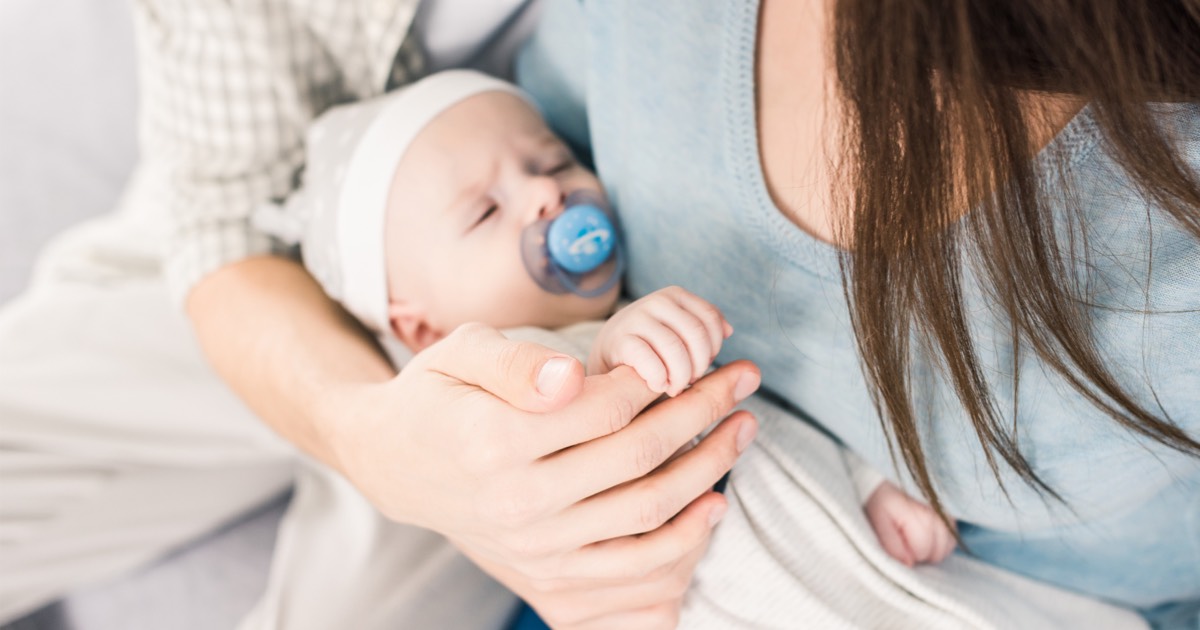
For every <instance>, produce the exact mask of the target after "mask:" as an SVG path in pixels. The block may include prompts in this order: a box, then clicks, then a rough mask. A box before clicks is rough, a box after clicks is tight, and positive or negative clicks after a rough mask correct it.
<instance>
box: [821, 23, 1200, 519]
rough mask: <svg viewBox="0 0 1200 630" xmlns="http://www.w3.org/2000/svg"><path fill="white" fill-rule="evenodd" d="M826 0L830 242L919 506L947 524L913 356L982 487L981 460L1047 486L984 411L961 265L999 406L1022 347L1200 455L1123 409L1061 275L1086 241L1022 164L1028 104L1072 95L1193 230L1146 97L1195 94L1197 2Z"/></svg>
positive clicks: (1148, 416)
mask: <svg viewBox="0 0 1200 630" xmlns="http://www.w3.org/2000/svg"><path fill="white" fill-rule="evenodd" d="M835 6H836V9H835V14H834V39H833V51H834V58H835V63H836V71H837V77H838V82H839V90H840V93H839V96H840V103H841V105H840V107H841V108H842V112H843V113H842V116H843V118H844V124H845V129H846V132H845V136H844V151H843V154H844V156H845V158H844V160H843V161H842V162H841V163H840V165H839V167H840V173H841V174H840V176H839V177H840V179H839V182H838V185H837V187H836V190H835V193H836V196H837V197H838V199H839V201H838V203H839V204H841V206H842V208H843V209H844V210H846V212H844V213H843V214H842V216H846V217H852V219H848V220H847V221H846V222H845V225H844V226H843V227H842V229H843V232H842V233H841V237H842V238H844V242H845V243H847V244H848V246H849V247H848V251H847V252H846V253H845V254H844V255H843V257H842V273H843V281H844V285H845V289H846V294H847V299H848V301H849V303H850V307H851V320H852V323H853V326H854V330H855V334H856V336H857V342H858V348H859V352H860V355H861V358H862V362H863V369H864V373H865V374H866V377H867V379H868V382H870V383H871V385H872V386H873V389H874V394H875V404H876V407H877V408H878V410H879V412H880V418H881V421H882V422H883V423H884V428H885V430H890V436H891V442H890V444H891V445H892V448H893V456H894V455H895V449H896V448H898V449H899V451H900V454H901V455H902V457H903V460H904V462H905V464H906V466H907V467H908V469H909V471H910V472H911V473H912V475H913V478H914V479H915V481H916V483H917V484H918V486H919V487H920V489H921V491H922V493H923V494H924V495H925V497H926V498H927V499H928V500H929V501H930V503H931V504H932V505H933V507H934V509H936V510H937V511H938V513H939V514H940V515H941V516H942V518H943V519H946V514H945V511H944V510H943V509H942V505H941V503H940V501H939V500H938V495H937V492H936V491H935V488H934V484H933V482H932V481H931V477H930V473H929V466H928V464H927V455H926V449H925V445H924V444H922V440H921V438H920V432H919V424H918V419H919V414H918V411H917V409H916V407H915V406H914V399H913V396H912V394H911V393H910V392H911V387H910V386H911V385H912V384H913V378H912V377H913V372H912V361H913V355H914V354H916V353H918V352H920V353H925V354H926V356H927V357H929V358H931V359H932V360H933V361H934V362H935V363H936V364H938V365H940V367H941V369H942V371H943V373H944V374H945V376H946V378H947V379H948V382H949V383H950V384H951V385H952V386H953V388H954V391H955V392H956V394H957V397H958V399H959V401H961V403H962V405H963V407H964V408H965V410H966V413H967V415H968V416H969V418H970V420H971V422H972V424H973V425H974V430H975V434H976V435H977V437H978V439H979V441H980V443H981V444H982V445H983V447H984V452H985V454H986V455H987V460H988V463H989V465H990V466H991V468H992V472H993V474H994V475H996V477H997V480H999V478H1000V474H999V469H998V459H997V457H996V455H997V454H998V455H999V458H1000V459H1003V460H1004V462H1005V463H1006V464H1007V465H1008V466H1010V467H1011V468H1012V469H1014V470H1015V471H1016V472H1017V473H1018V474H1019V475H1020V476H1021V477H1022V478H1023V479H1024V480H1025V481H1026V482H1027V483H1029V484H1031V485H1032V486H1033V487H1035V488H1037V489H1039V491H1042V492H1044V493H1048V494H1049V495H1052V496H1054V497H1055V498H1060V497H1059V495H1058V494H1057V493H1056V492H1055V489H1054V488H1052V487H1050V486H1049V485H1048V484H1047V483H1046V482H1044V481H1043V480H1042V479H1041V478H1040V477H1039V476H1038V475H1037V473H1036V472H1035V471H1034V470H1033V468H1032V467H1031V466H1030V464H1029V462H1028V460H1027V459H1026V458H1025V456H1024V455H1023V454H1022V453H1021V452H1020V450H1019V448H1018V446H1017V428H1016V423H1015V419H1011V418H1010V419H1007V420H1006V418H1004V417H1002V412H1000V411H999V410H998V407H997V405H996V403H995V397H994V395H993V392H992V391H991V390H990V388H989V385H988V380H987V378H986V376H985V375H986V373H987V370H986V369H985V368H984V366H983V365H981V362H980V358H979V353H978V351H977V348H976V344H975V341H974V340H973V339H972V336H971V333H970V325H969V321H968V315H969V314H968V313H967V312H966V309H965V302H964V280H963V272H962V269H963V266H964V264H967V265H973V266H972V267H971V268H972V269H973V272H974V273H977V274H978V275H979V277H980V278H981V281H982V283H983V285H984V286H985V287H986V289H987V291H988V293H987V295H988V296H989V298H990V299H992V300H994V301H995V304H996V305H997V308H998V309H1000V312H999V315H1001V316H1003V317H1005V318H1006V325H1008V326H1009V327H1010V330H1009V334H1010V335H1011V342H1012V344H1013V348H1014V349H1016V352H1015V353H1014V354H1015V355H1016V356H1014V358H1013V360H1012V364H1011V365H1008V366H1001V367H1004V368H1007V369H1008V370H1011V372H1012V385H1011V387H1012V395H1013V397H1014V399H1015V397H1016V391H1017V382H1018V376H1019V369H1018V368H1019V364H1020V351H1021V349H1025V350H1026V351H1032V352H1034V353H1036V356H1037V357H1038V358H1039V359H1040V360H1041V361H1043V362H1044V363H1045V365H1047V366H1049V367H1050V368H1051V369H1053V371H1054V372H1056V373H1057V374H1058V375H1059V376H1061V377H1062V378H1064V379H1065V380H1066V382H1068V383H1070V384H1071V385H1072V386H1073V387H1074V388H1075V390H1077V391H1078V392H1079V393H1080V394H1081V395H1082V396H1084V397H1085V398H1086V399H1088V400H1089V401H1091V402H1092V403H1093V404H1094V405H1095V406H1096V407H1097V408H1099V409H1101V410H1102V411H1103V412H1104V413H1105V414H1106V415H1108V416H1110V417H1111V418H1112V419H1113V420H1115V421H1116V422H1118V423H1120V424H1121V425H1122V426H1124V427H1126V428H1127V429H1129V430H1131V431H1133V432H1135V433H1138V434H1140V435H1143V436H1146V437H1148V438H1151V439H1153V440H1155V441H1158V442H1160V443H1162V444H1166V445H1168V446H1170V447H1172V448H1175V449H1178V450H1179V451H1183V452H1186V453H1191V454H1194V455H1200V442H1198V441H1197V438H1196V436H1188V435H1187V433H1185V432H1184V431H1183V430H1182V429H1181V428H1180V427H1179V426H1178V425H1177V424H1176V423H1175V422H1173V421H1172V419H1171V418H1170V417H1169V416H1168V415H1167V414H1166V412H1165V411H1164V410H1163V409H1162V408H1161V406H1157V405H1156V406H1155V407H1156V408H1150V407H1147V406H1146V405H1145V404H1144V403H1143V402H1141V401H1139V400H1138V399H1137V398H1136V397H1135V396H1134V394H1133V393H1131V392H1130V391H1128V390H1127V389H1126V388H1125V387H1124V386H1123V385H1122V383H1121V382H1120V381H1119V380H1118V378H1117V377H1116V376H1115V375H1114V374H1113V372H1112V371H1111V370H1110V369H1109V368H1108V367H1107V365H1106V361H1105V357H1104V356H1103V355H1102V354H1101V353H1100V352H1099V351H1098V349H1097V345H1096V342H1095V340H1094V339H1093V337H1092V334H1091V330H1092V329H1091V326H1090V321H1089V319H1090V318H1089V308H1090V307H1089V297H1090V296H1089V295H1088V291H1087V287H1086V286H1085V284H1084V283H1082V282H1081V281H1080V279H1079V278H1078V277H1077V276H1076V275H1075V272H1076V264H1077V263H1078V261H1079V260H1081V259H1082V260H1086V251H1087V243H1086V239H1081V236H1080V235H1081V234H1082V233H1083V232H1082V231H1081V230H1074V231H1069V232H1071V233H1073V234H1075V236H1074V237H1072V236H1071V234H1064V233H1063V232H1062V231H1059V232H1056V230H1055V217H1054V216H1053V209H1054V207H1055V206H1054V205H1052V204H1051V203H1049V202H1048V201H1047V198H1046V194H1045V183H1044V182H1043V181H1042V178H1041V177H1040V176H1039V170H1038V165H1037V164H1036V163H1035V161H1034V157H1035V155H1036V150H1037V149H1038V148H1039V147H1037V146H1035V144H1036V141H1035V137H1036V136H1035V134H1033V133H1032V132H1031V130H1033V129H1036V127H1037V124H1038V123H1037V121H1038V119H1039V112H1038V111H1037V110H1035V109H1034V108H1033V106H1032V105H1031V103H1034V102H1037V101H1036V100H1031V99H1029V98H1028V96H1029V95H1030V94H1050V95H1058V96H1064V95H1074V96H1077V97H1082V99H1085V100H1086V101H1087V102H1088V103H1089V107H1090V108H1091V112H1092V115H1093V116H1094V119H1095V121H1096V123H1097V126H1098V127H1099V129H1100V130H1101V132H1102V134H1103V140H1102V141H1103V142H1104V143H1105V147H1106V149H1107V150H1108V151H1110V152H1111V154H1112V155H1113V156H1114V157H1115V159H1116V160H1117V161H1118V162H1119V163H1120V165H1121V166H1122V167H1123V168H1124V169H1125V170H1126V172H1127V173H1128V175H1129V176H1130V178H1131V180H1132V181H1133V182H1134V183H1135V184H1136V185H1137V187H1138V189H1139V190H1140V191H1141V193H1142V194H1145V195H1146V197H1147V198H1148V199H1150V200H1152V201H1153V202H1155V203H1156V204H1157V205H1158V206H1159V207H1161V208H1162V210H1163V211H1164V212H1166V213H1167V214H1169V215H1170V216H1171V217H1172V218H1173V219H1174V220H1175V221H1177V222H1178V224H1179V225H1180V226H1182V227H1183V228H1184V229H1186V230H1187V231H1189V232H1190V233H1191V234H1193V235H1195V236H1196V238H1197V239H1200V183H1198V181H1197V173H1196V172H1195V171H1194V170H1192V169H1191V168H1190V167H1189V166H1188V165H1187V164H1186V163H1185V162H1184V160H1183V158H1182V157H1181V155H1180V146H1179V142H1180V139H1179V138H1177V137H1174V136H1173V135H1172V130H1170V129H1167V128H1164V126H1162V125H1159V124H1156V122H1155V116H1154V114H1153V112H1152V108H1151V107H1148V106H1147V104H1148V103H1155V102H1179V101H1192V102H1194V101H1197V100H1200V0H1133V1H1131V0H1003V1H999V2H997V1H993V0H839V1H838V2H837V3H835ZM1042 113H1045V112H1042ZM1031 122H1032V123H1033V124H1031ZM1067 205H1068V206H1069V212H1070V213H1071V218H1072V225H1081V223H1080V221H1081V220H1082V215H1081V213H1080V212H1079V209H1078V208H1077V207H1076V206H1077V205H1078V204H1074V205H1073V204H1070V203H1068V204H1067ZM968 207H969V208H970V209H971V210H970V212H967V211H966V209H967V208H968ZM1076 239H1079V240H1081V241H1082V242H1076ZM1067 241H1069V242H1067ZM1081 257H1082V258H1081ZM1014 413H1015V411H1014Z"/></svg>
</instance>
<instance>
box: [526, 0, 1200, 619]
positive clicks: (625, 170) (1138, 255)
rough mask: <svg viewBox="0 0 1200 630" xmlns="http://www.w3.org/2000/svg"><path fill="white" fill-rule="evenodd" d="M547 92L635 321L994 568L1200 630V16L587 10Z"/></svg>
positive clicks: (966, 8)
mask: <svg viewBox="0 0 1200 630" xmlns="http://www.w3.org/2000/svg"><path fill="white" fill-rule="evenodd" d="M580 42H586V46H581V44H580ZM564 60H570V62H571V63H568V62H567V61H564ZM520 75H521V80H522V83H523V84H524V86H525V87H526V88H527V89H530V90H531V91H532V92H534V93H535V95H537V96H538V98H539V99H540V100H541V101H543V102H545V103H548V104H547V106H546V109H547V113H548V115H549V117H550V118H551V120H552V123H554V124H555V125H557V127H558V129H559V131H560V132H562V133H563V134H564V135H566V136H568V137H570V138H573V139H574V140H575V141H576V142H577V143H578V144H579V145H580V146H581V147H588V146H589V145H590V149H591V152H592V155H593V156H594V161H595V164H596V167H597V169H598V172H599V174H600V176H601V178H602V179H603V180H604V181H605V182H606V186H607V187H608V188H609V192H610V195H611V197H612V199H613V200H614V202H615V203H616V205H617V206H618V208H619V210H620V212H621V214H622V217H623V221H624V222H625V229H626V232H627V238H628V242H629V245H630V247H629V250H630V261H631V273H630V278H629V286H630V287H631V289H632V292H633V293H634V295H635V296H636V295H643V294H645V293H647V292H650V291H653V290H655V289H657V288H659V287H661V286H665V285H668V284H681V285H683V286H686V287H688V288H689V289H690V290H692V291H695V292H696V293H698V294H700V295H702V296H703V297H705V298H706V299H709V300H711V301H713V302H714V303H715V304H717V305H718V306H719V307H720V308H722V309H723V311H724V312H725V314H726V316H727V317H728V318H729V319H730V321H731V323H732V324H733V325H734V327H735V329H736V330H737V331H738V334H737V335H735V336H734V337H733V338H732V339H731V340H730V342H729V345H728V346H726V350H724V351H723V352H722V356H721V359H723V360H726V361H728V360H732V359H734V358H749V359H751V360H753V361H755V362H756V363H758V365H759V366H760V367H761V368H762V375H763V384H764V387H766V388H768V389H770V390H772V391H774V392H775V393H776V394H778V395H780V396H781V397H783V398H784V399H785V400H786V401H787V402H789V403H790V404H792V405H794V406H795V407H797V408H799V409H801V410H803V411H804V412H805V413H806V414H807V415H809V416H811V417H812V418H813V419H814V420H815V421H816V422H819V423H821V424H822V425H824V426H825V427H827V428H828V429H829V430H831V431H832V432H833V433H835V434H836V435H837V436H838V437H840V438H841V439H842V440H843V441H845V442H846V443H847V444H848V445H849V446H850V447H852V448H853V449H855V450H856V451H858V452H859V453H860V454H861V455H863V456H864V457H866V458H867V459H868V460H870V461H872V462H873V463H874V464H875V465H876V466H877V467H879V468H880V469H881V470H889V469H893V468H892V464H893V462H895V463H896V464H898V465H897V466H896V468H897V469H899V470H898V474H899V480H900V481H901V482H903V483H907V484H908V485H909V486H910V487H911V488H913V489H914V490H917V491H919V492H921V493H922V494H923V495H924V496H925V497H926V498H927V499H928V500H929V501H930V502H931V503H932V504H933V505H934V506H935V507H936V508H937V509H938V510H939V511H940V512H941V513H942V515H943V516H944V517H945V518H954V519H958V521H959V528H960V533H961V536H962V541H963V543H964V546H965V547H966V548H967V549H968V550H969V551H970V552H972V553H974V554H976V555H978V556H980V557H981V558H983V559H985V560H987V561H989V562H993V563H995V564H997V565H1000V566H1004V567H1006V568H1008V569H1011V570H1014V571H1017V572H1020V573H1023V574H1026V575H1029V576H1031V577H1034V578H1037V579H1041V580H1044V581H1047V582H1051V583H1054V584H1057V585H1060V586H1063V587H1066V588H1068V589H1072V590H1076V591H1079V592H1083V593H1086V594H1089V595H1092V596H1095V597H1099V598H1103V599H1106V600H1109V601H1112V602H1115V603H1119V604H1122V605H1125V606H1129V607H1133V608H1136V609H1138V610H1139V611H1140V612H1142V613H1143V614H1144V615H1146V616H1147V617H1148V618H1150V619H1151V620H1153V621H1156V622H1157V623H1160V624H1163V625H1164V626H1172V625H1179V626H1183V625H1187V624H1189V623H1190V624H1194V623H1196V620H1197V619H1200V413H1197V406H1198V403H1200V369H1198V365H1200V342H1197V333H1200V275H1198V274H1200V271H1198V270H1200V181H1198V178H1197V168H1198V165H1200V108H1198V106H1197V101H1198V100H1200V3H1196V2H1183V1H1180V2H1158V3H1139V4H1136V5H1135V6H1129V5H1128V3H1121V2H1116V1H1113V2H1090V3H1066V2H1045V1H1044V0H1038V1H1036V2H1035V1H1028V2H1009V3H971V2H966V1H961V2H938V3H932V2H904V3H880V2H875V1H874V0H862V1H855V0H840V1H839V2H836V3H824V2H819V1H814V2H795V1H783V0H764V1H763V2H762V3H761V6H760V5H759V3H757V2H754V1H743V2H733V3H727V2H715V1H714V2H709V1H705V2H696V1H695V0H688V1H686V2H685V1H682V0H681V1H680V2H654V3H646V2H604V3H584V4H583V5H582V8H581V7H580V3H574V2H567V1H565V0H564V1H562V2H558V3H555V4H553V5H552V6H551V7H550V9H549V14H548V15H547V16H546V17H545V22H544V23H543V25H542V27H541V30H540V31H539V34H538V35H537V36H536V38H535V41H534V43H533V45H532V46H531V48H530V49H529V50H528V51H527V54H526V56H525V57H524V59H523V61H522V66H521V72H520ZM1153 102H1159V104H1156V105H1150V104H1148V103H1153ZM585 104H586V108H585ZM589 141H590V142H589ZM747 278H749V279H750V280H749V281H747ZM1191 627H1194V626H1191Z"/></svg>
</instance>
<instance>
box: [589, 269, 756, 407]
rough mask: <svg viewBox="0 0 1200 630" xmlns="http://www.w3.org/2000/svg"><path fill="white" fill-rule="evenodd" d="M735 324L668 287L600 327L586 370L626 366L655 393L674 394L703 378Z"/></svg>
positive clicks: (712, 307)
mask: <svg viewBox="0 0 1200 630" xmlns="http://www.w3.org/2000/svg"><path fill="white" fill-rule="evenodd" d="M732 333H733V327H732V326H730V325H729V324H728V323H727V322H726V321H725V317H724V316H723V315H721V311H719V310H717V307H715V306H713V305H712V304H709V303H708V302H706V301H704V300H703V299H701V298H699V297H697V296H695V295H693V294H691V293H689V292H687V291H685V290H683V289H681V288H679V287H667V288H666V289H662V290H659V291H655V292H654V293H651V294H650V295H647V296H646V297H644V298H642V299H640V300H638V301H636V302H634V303H633V304H630V305H629V306H626V307H625V308H623V309H621V310H620V311H617V314H616V315H613V316H612V317H611V318H609V320H608V321H607V322H605V324H604V327H603V328H601V329H600V334H599V336H597V337H596V341H595V343H594V344H593V345H592V353H591V356H589V357H588V373H589V374H600V373H604V372H607V371H609V370H611V369H613V368H615V367H616V366H618V365H628V366H629V367H631V368H633V369H634V371H636V372H637V373H638V375H639V376H641V377H642V379H644V380H645V381H646V384H647V385H648V386H649V387H650V389H652V390H653V391H656V392H664V393H666V394H668V395H670V396H675V395H677V394H679V392H681V391H683V390H684V389H686V388H687V387H688V385H691V384H692V383H693V382H695V381H696V380H697V379H699V378H700V377H701V376H704V372H705V370H707V369H708V366H709V365H711V364H712V362H713V359H714V358H716V356H717V353H718V352H720V350H721V343H722V342H723V341H724V340H725V339H726V338H728V337H729V335H730V334H732Z"/></svg>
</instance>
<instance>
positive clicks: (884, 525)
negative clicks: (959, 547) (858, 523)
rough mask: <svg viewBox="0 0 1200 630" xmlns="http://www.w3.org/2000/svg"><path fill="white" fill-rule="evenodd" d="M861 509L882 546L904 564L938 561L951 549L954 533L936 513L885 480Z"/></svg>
mask: <svg viewBox="0 0 1200 630" xmlns="http://www.w3.org/2000/svg"><path fill="white" fill-rule="evenodd" d="M863 509H864V510H865V511H866V513H867V519H868V520H870V521H871V527H872V528H874V529H875V535H876V536H878V537H879V542H880V543H881V544H882V545H883V549H884V550H885V551H887V552H888V555H890V556H892V557H893V558H895V559H897V560H899V561H900V562H903V563H904V564H905V565H907V566H910V567H911V566H913V565H914V564H922V563H926V562H928V563H933V564H937V563H939V562H941V561H942V560H945V559H946V556H948V555H950V552H951V551H954V546H955V544H956V543H955V540H954V534H953V533H952V532H951V531H950V528H948V527H946V524H945V523H943V522H942V519H940V518H938V515H937V512H934V511H933V508H931V507H929V506H928V505H925V504H924V503H922V502H920V501H918V500H916V499H914V498H912V497H910V496H908V495H907V494H905V493H904V491H902V490H901V489H900V488H897V487H896V486H895V485H893V484H891V483H889V482H887V481H885V482H883V483H881V484H879V487H878V488H876V489H875V492H873V493H872V494H871V498H870V499H868V500H867V505H866V506H865V507H864V508H863Z"/></svg>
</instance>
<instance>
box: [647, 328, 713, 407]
mask: <svg viewBox="0 0 1200 630" xmlns="http://www.w3.org/2000/svg"><path fill="white" fill-rule="evenodd" d="M641 337H642V339H645V340H646V341H647V342H649V343H650V346H651V347H653V348H654V352H655V353H656V354H658V358H659V359H661V360H662V363H663V365H665V366H667V390H666V391H667V394H668V395H670V396H677V395H678V394H679V392H681V391H683V390H684V389H687V386H688V385H691V384H692V380H693V379H692V356H691V353H690V352H689V348H688V343H687V341H686V340H685V339H684V338H683V337H681V336H680V335H679V334H678V333H676V332H675V331H674V330H673V329H672V328H671V327H669V326H667V325H666V324H664V323H662V322H661V321H660V322H656V323H654V324H652V325H650V326H648V327H647V328H646V329H645V330H643V331H642V333H641ZM702 374H703V372H701V375H702ZM698 376H699V375H698Z"/></svg>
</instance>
